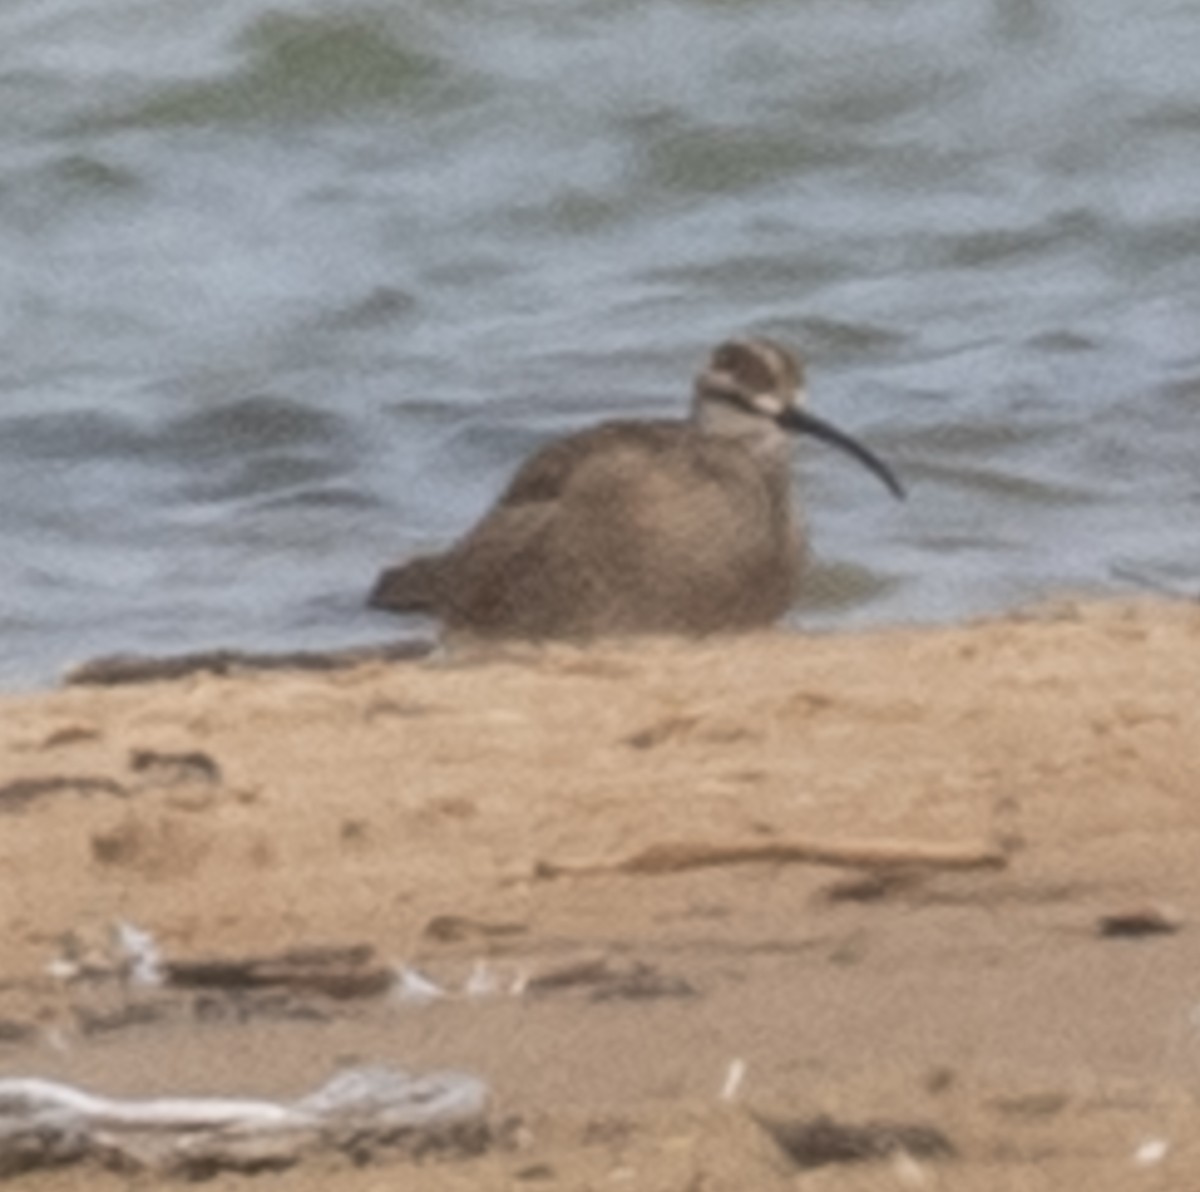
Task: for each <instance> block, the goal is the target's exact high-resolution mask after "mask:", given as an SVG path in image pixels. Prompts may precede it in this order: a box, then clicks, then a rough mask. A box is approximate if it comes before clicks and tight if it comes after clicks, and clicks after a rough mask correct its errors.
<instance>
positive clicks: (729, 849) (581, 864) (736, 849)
mask: <svg viewBox="0 0 1200 1192" xmlns="http://www.w3.org/2000/svg"><path fill="white" fill-rule="evenodd" d="M785 862H787V863H795V862H801V863H807V864H810V865H832V866H842V867H845V868H848V869H882V870H912V869H1003V868H1004V867H1005V866H1006V865H1007V864H1008V855H1007V854H1006V853H1005V852H1004V851H1003V850H1002V849H1000V848H997V847H995V846H994V845H985V846H980V845H968V846H964V845H956V844H920V843H910V842H905V841H894V840H881V841H866V840H864V841H836V840H826V841H821V840H802V839H794V838H793V839H791V840H766V841H753V842H750V843H745V844H712V843H707V842H704V841H691V842H689V841H678V842H675V843H670V842H668V843H663V844H652V845H650V846H649V847H647V848H644V849H641V850H640V851H639V852H636V853H633V854H631V855H630V856H627V857H619V858H616V859H614V860H601V861H539V862H538V864H537V865H536V867H535V869H534V876H536V877H540V878H554V877H575V876H582V875H586V874H593V873H628V874H637V875H649V876H653V875H657V874H663V873H680V872H682V871H683V870H685V869H706V868H709V867H711V866H714V865H746V864H750V863H759V864H762V863H775V864H779V863H785Z"/></svg>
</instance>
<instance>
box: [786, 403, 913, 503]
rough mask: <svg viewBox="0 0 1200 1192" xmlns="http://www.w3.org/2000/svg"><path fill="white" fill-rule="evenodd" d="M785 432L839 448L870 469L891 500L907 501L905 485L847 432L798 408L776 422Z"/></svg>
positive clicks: (791, 408)
mask: <svg viewBox="0 0 1200 1192" xmlns="http://www.w3.org/2000/svg"><path fill="white" fill-rule="evenodd" d="M776 422H778V423H779V425H780V426H782V427H783V428H784V429H785V430H792V431H796V432H797V433H798V434H802V435H812V436H813V438H814V439H820V440H821V441H822V442H823V443H829V444H830V445H831V446H833V447H840V448H841V450H843V451H844V452H845V453H846V454H847V455H852V456H854V458H855V459H856V460H858V462H859V463H860V464H862V465H863V466H864V467H867V468H870V470H871V471H872V472H874V473H875V475H876V476H878V477H879V479H880V480H882V481H883V483H884V484H886V485H887V486H888V489H889V490H890V492H891V494H892V496H894V497H897V498H899V499H900V500H903V499H904V496H905V493H904V485H902V484H901V483H900V481H899V480H898V479H896V474H895V473H894V472H893V471H892V469H891V468H889V467H888V466H887V464H885V463H884V462H883V460H881V459H880V458H879V457H878V456H877V455H875V454H874V453H873V452H871V451H868V450H867V449H866V448H865V447H864V446H863V445H862V444H861V443H860V442H859V441H858V440H857V439H852V438H851V437H850V436H849V435H848V434H846V433H845V432H844V431H840V430H838V428H837V427H836V426H831V425H830V424H829V423H828V422H825V421H824V420H822V419H820V418H818V417H817V416H816V415H815V414H810V413H809V412H808V411H807V410H804V409H801V408H799V407H798V406H790V407H788V409H786V410H784V412H783V413H782V414H780V415H779V416H778V417H777V418H776Z"/></svg>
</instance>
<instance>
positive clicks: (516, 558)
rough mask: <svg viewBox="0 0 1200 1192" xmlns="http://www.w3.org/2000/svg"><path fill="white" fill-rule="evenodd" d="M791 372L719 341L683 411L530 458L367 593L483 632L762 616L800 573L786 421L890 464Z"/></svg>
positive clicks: (451, 626)
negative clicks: (822, 409)
mask: <svg viewBox="0 0 1200 1192" xmlns="http://www.w3.org/2000/svg"><path fill="white" fill-rule="evenodd" d="M805 396H806V395H805V389H804V374H803V368H802V366H801V364H800V362H799V360H798V359H797V358H796V357H795V356H794V355H792V353H791V352H789V351H787V350H786V349H785V348H783V347H781V346H780V345H779V344H777V343H774V342H772V341H771V340H768V339H744V340H731V341H729V342H727V343H723V344H721V345H720V346H719V347H718V348H716V350H715V351H714V352H713V353H712V357H711V359H710V360H709V363H708V366H707V367H706V368H705V369H704V370H703V371H702V372H701V373H700V375H699V376H698V377H697V378H696V384H695V390H694V396H693V400H692V409H691V416H690V417H689V418H687V419H686V420H677V421H619V422H605V423H601V424H600V425H599V426H595V427H592V428H591V429H589V430H584V431H581V432H579V433H577V434H572V435H568V436H567V437H566V438H563V439H559V440H557V441H555V442H552V443H550V444H548V445H547V446H545V447H543V448H542V449H541V450H539V451H538V452H536V453H535V454H534V455H533V456H531V457H530V458H529V459H528V460H527V461H526V462H525V463H524V464H523V465H522V466H521V468H520V469H519V470H518V471H517V474H516V475H515V476H514V477H513V479H512V481H511V482H510V483H509V486H508V488H507V489H506V490H505V491H504V493H503V494H502V495H501V497H500V499H499V500H498V501H497V502H496V504H495V505H494V506H493V508H492V509H491V511H490V512H489V513H487V514H486V515H485V516H484V517H483V519H482V520H481V521H480V522H479V524H478V525H476V526H475V528H474V529H473V530H471V531H470V532H469V533H468V534H467V535H466V536H465V537H464V538H463V539H461V540H460V541H459V542H458V543H457V544H456V545H455V546H452V547H451V548H450V549H449V550H448V551H446V552H445V553H444V554H439V555H429V556H424V557H419V558H415V559H412V560H410V561H409V562H407V563H403V564H401V565H400V566H398V567H392V568H389V569H388V570H386V571H384V572H383V573H382V574H381V575H380V576H379V579H378V580H377V581H376V584H375V587H374V589H373V591H372V592H371V596H370V601H369V602H370V604H371V605H372V606H374V607H376V608H385V609H390V610H393V611H396V612H415V611H423V612H429V613H432V614H434V615H435V616H437V617H439V618H441V620H442V623H443V625H444V626H445V627H446V629H447V630H449V631H451V632H453V631H456V630H457V631H467V632H470V633H472V634H475V635H480V636H485V637H511V638H528V639H540V638H593V637H598V636H606V635H624V634H635V633H670V634H692V635H703V634H709V633H719V632H724V631H731V630H739V629H750V628H754V627H756V626H765V625H769V624H771V623H772V622H774V621H776V620H778V619H779V618H780V617H781V616H782V615H783V614H784V613H785V612H786V611H787V609H788V608H789V607H790V606H791V604H792V603H793V601H794V600H795V599H796V596H797V594H798V591H799V588H800V582H801V576H802V573H803V569H804V556H805V546H806V539H805V533H804V529H803V523H802V521H801V520H800V518H798V516H797V515H796V513H795V511H794V510H793V507H792V493H791V461H790V453H789V438H788V432H800V433H802V434H809V435H813V436H815V437H816V438H818V439H821V440H823V441H824V442H826V443H830V444H832V445H833V446H835V447H838V448H840V449H841V450H843V451H845V452H848V453H849V454H850V455H852V456H854V458H856V459H857V460H858V461H859V462H860V463H862V464H864V465H865V466H866V467H868V468H869V469H870V470H871V471H872V472H874V473H875V475H876V476H878V477H879V478H880V479H881V480H882V481H883V482H884V484H886V485H887V487H888V488H889V489H890V490H891V491H892V493H893V494H895V495H896V496H903V489H902V488H901V486H900V483H899V481H898V480H897V479H896V477H895V476H894V475H893V474H892V472H891V470H890V469H889V468H888V467H887V465H885V464H884V463H882V462H881V461H880V460H879V459H878V458H876V456H874V455H873V454H871V452H869V451H868V450H867V449H866V448H865V447H863V446H862V445H861V444H859V443H858V442H856V441H855V440H854V439H852V438H850V436H848V435H846V434H844V433H843V432H842V431H840V430H838V429H836V428H835V427H833V426H831V425H830V424H829V423H827V422H824V421H822V420H821V419H819V418H817V417H815V416H814V415H812V414H810V413H808V411H807V410H805V409H804V401H805Z"/></svg>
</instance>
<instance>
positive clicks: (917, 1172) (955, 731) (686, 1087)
mask: <svg viewBox="0 0 1200 1192" xmlns="http://www.w3.org/2000/svg"><path fill="white" fill-rule="evenodd" d="M1198 692H1200V608H1198V607H1197V606H1196V605H1193V604H1185V603H1165V602H1139V603H1121V604H1116V603H1103V604H1062V605H1059V606H1055V607H1053V608H1045V609H1040V610H1036V611H1033V612H1030V613H1028V614H1025V615H1022V616H1017V617H1013V618H1009V619H1005V620H997V621H991V622H987V623H979V624H971V625H966V626H960V627H953V628H940V629H895V630H890V631H884V632H875V633H868V634H861V635H853V636H839V635H830V636H815V637H802V636H795V635H789V634H784V633H772V634H763V635H756V636H749V637H743V638H737V639H731V640H728V641H720V642H715V641H713V642H707V643H701V644H683V643H675V642H647V643H643V644H640V645H638V646H637V647H636V648H635V647H617V646H606V647H603V648H594V649H587V650H582V649H571V648H566V647H555V648H551V649H546V650H534V649H512V650H509V651H505V652H501V653H495V652H493V653H491V654H488V655H474V656H472V655H469V654H464V655H451V656H449V657H443V658H435V659H431V660H427V661H423V662H413V663H390V664H384V663H373V664H367V665H363V666H360V667H356V668H353V669H350V670H346V671H344V672H339V673H335V674H329V675H312V674H291V673H272V674H245V675H240V676H233V677H214V676H206V675H200V676H193V677H187V678H181V679H177V680H174V681H170V682H157V683H145V684H137V685H131V686H123V687H114V688H92V687H77V688H62V689H58V690H54V691H49V692H44V693H36V694H30V695H18V696H9V697H5V698H4V699H3V701H2V703H3V717H2V719H0V827H2V828H3V831H2V832H0V882H2V885H0V1075H20V1076H30V1075H40V1076H49V1077H54V1078H58V1079H62V1080H68V1081H72V1082H79V1083H82V1084H84V1085H86V1086H88V1087H90V1088H94V1089H97V1090H99V1091H103V1092H105V1093H108V1094H111V1095H131V1096H132V1095H137V1096H145V1095H157V1094H165V1093H181V1092H187V1093H222V1094H230V1095H232V1094H235V1093H236V1094H255V1095H264V1096H279V1097H290V1096H295V1095H298V1094H300V1093H303V1092H306V1091H308V1090H309V1089H311V1088H312V1087H314V1086H316V1085H317V1084H319V1083H320V1082H321V1081H323V1080H324V1079H325V1078H326V1077H327V1076H328V1075H329V1074H330V1073H331V1072H332V1071H333V1070H335V1069H336V1068H337V1066H338V1065H339V1064H343V1063H345V1062H348V1061H374V1060H386V1061H389V1062H392V1063H396V1064H399V1065H401V1066H404V1067H410V1068H413V1069H416V1070H425V1069H431V1068H444V1067H457V1068H462V1069H465V1070H468V1071H471V1072H474V1073H477V1074H478V1075H480V1076H482V1077H483V1078H484V1079H486V1080H487V1081H488V1082H489V1084H490V1086H491V1088H492V1090H493V1108H492V1111H491V1121H492V1123H493V1135H494V1141H493V1143H492V1145H491V1146H490V1147H488V1148H487V1149H486V1151H485V1152H484V1153H483V1154H480V1155H474V1156H466V1155H449V1156H444V1157H440V1158H427V1159H425V1160H423V1161H421V1162H420V1163H417V1164H414V1162H413V1161H412V1160H411V1159H407V1158H403V1157H393V1158H390V1159H389V1162H388V1163H387V1164H383V1163H378V1164H369V1165H367V1166H364V1167H361V1168H359V1167H355V1166H353V1165H352V1164H351V1163H350V1162H348V1161H347V1160H345V1159H344V1158H342V1157H340V1156H325V1157H321V1156H318V1157H315V1158H311V1159H309V1160H307V1161H305V1162H302V1163H300V1164H298V1165H297V1166H296V1167H294V1168H292V1169H291V1170H289V1171H286V1172H282V1173H279V1174H273V1175H264V1176H261V1177H259V1180H260V1184H259V1186H261V1187H264V1188H274V1187H281V1188H283V1187H286V1188H312V1189H314V1190H315V1189H316V1188H328V1187H336V1188H345V1189H358V1188H363V1189H366V1188H376V1187H384V1186H393V1185H394V1184H395V1183H396V1182H397V1181H400V1180H403V1181H404V1186H405V1187H411V1188H417V1189H426V1188H428V1189H431V1190H432V1189H456V1188H468V1187H472V1188H473V1187H514V1188H516V1187H526V1186H528V1187H546V1188H559V1187H561V1188H584V1187H595V1188H602V1187H620V1186H628V1187H636V1188H639V1189H642V1188H651V1189H657V1188H662V1189H668V1188H670V1189H676V1188H677V1189H685V1188H694V1189H701V1188H702V1189H708V1190H712V1189H731V1190H732V1189H740V1188H747V1187H755V1188H775V1187H778V1188H795V1187H804V1188H826V1187H837V1188H855V1189H857V1188H895V1187H954V1188H962V1189H968V1190H973V1189H992V1188H996V1189H999V1188H1005V1189H1008V1188H1021V1189H1024V1188H1030V1189H1035V1188H1061V1187H1085V1186H1086V1187H1088V1188H1089V1189H1097V1190H1101V1189H1108V1188H1112V1189H1117V1188H1121V1189H1125V1188H1128V1187H1130V1186H1133V1185H1134V1184H1135V1183H1136V1186H1139V1187H1147V1188H1167V1187H1171V1188H1177V1187H1181V1186H1187V1185H1188V1184H1189V1183H1190V1182H1198V1183H1200V1104H1198V1103H1197V1093H1198V1090H1200V932H1198V931H1197V929H1196V923H1197V919H1198V918H1200V865H1198V864H1197V858H1198V857H1200V745H1198V744H1197V742H1198V741H1200V700H1197V693H1198ZM797 839H802V840H806V841H818V842H824V843H826V844H830V845H833V846H838V845H843V844H847V843H864V842H865V843H868V844H889V845H893V846H896V847H900V848H907V847H909V846H911V847H912V848H913V849H914V850H917V851H919V850H920V849H923V848H926V847H927V846H947V847H948V846H958V847H961V848H963V849H993V850H995V849H999V850H1001V851H1002V852H1003V853H1004V855H1005V856H1006V857H1007V865H1006V866H1004V867H1003V868H993V869H980V870H977V871H976V870H966V871H962V872H951V871H940V870H936V869H929V868H920V869H916V870H911V869H910V870H907V871H903V872H900V871H897V870H896V868H895V867H891V868H887V869H884V870H883V871H878V870H871V871H869V872H864V871H863V870H861V869H857V868H839V867H835V866H826V865H814V864H808V863H803V862H795V863H779V862H777V863H753V862H751V863H743V864H725V865H713V866H709V867H703V868H695V869H687V870H683V871H680V872H675V873H666V874H658V875H650V874H640V873H620V872H598V873H592V874H586V875H584V874H580V875H568V876H558V877H547V876H545V875H544V874H545V870H546V868H547V866H554V865H560V864H563V863H576V862H609V861H615V860H619V859H621V858H623V857H628V856H631V855H634V854H636V853H638V852H639V851H640V850H643V849H645V848H647V847H649V846H652V845H657V844H664V843H674V842H698V843H705V844H725V845H728V844H733V843H736V844H745V845H754V844H761V845H768V844H771V843H776V844H777V843H779V842H784V841H792V840H797ZM120 921H127V922H129V923H132V924H135V925H136V926H137V927H138V928H140V929H142V930H145V931H148V932H150V933H151V934H152V936H153V938H154V939H155V941H156V942H157V944H158V946H159V948H160V949H161V951H162V953H163V955H164V956H165V957H166V958H167V959H168V960H169V961H176V962H181V963H182V962H185V961H198V960H205V959H208V960H211V959H224V960H231V959H239V958H240V959H251V958H255V957H258V958H262V957H278V956H279V954H280V953H282V952H284V951H286V950H288V949H298V948H311V947H317V946H319V947H326V948H347V947H350V946H358V945H361V946H362V951H361V952H359V953H355V954H350V953H346V954H341V953H337V954H333V955H332V956H330V955H329V954H326V955H325V956H324V957H323V958H318V960H316V961H314V960H313V958H312V957H311V956H310V957H309V959H308V960H307V961H305V960H304V959H303V958H301V961H300V962H299V968H300V969H301V970H303V971H302V972H301V974H300V976H299V977H297V976H296V975H295V973H294V972H292V973H291V975H290V976H289V975H288V972H284V973H283V975H282V976H279V973H278V971H277V970H278V966H279V964H280V963H281V962H278V961H276V962H274V963H275V964H276V969H275V970H271V971H272V972H274V973H275V975H276V977H278V979H273V980H266V979H264V980H262V981H261V982H260V983H259V984H257V985H255V984H253V983H251V984H249V985H248V984H246V983H243V986H242V987H241V988H238V989H229V988H211V989H197V988H195V987H189V988H183V987H176V986H174V985H172V986H168V987H143V986H139V985H137V984H136V983H134V982H131V981H130V980H128V979H127V978H123V977H121V976H120V975H114V966H116V967H119V965H118V963H117V959H116V957H115V953H114V949H113V946H112V943H111V938H110V937H111V930H112V925H113V924H115V923H117V922H120ZM1156 928H1162V929H1163V930H1155V929H1156ZM55 960H58V961H60V964H59V965H58V966H57V968H56V970H55V973H53V974H52V973H51V972H50V971H48V965H50V964H51V962H53V961H55ZM326 962H327V966H328V969H329V971H332V972H333V973H334V976H333V977H332V978H329V977H328V976H327V978H318V977H314V976H313V970H314V966H315V967H316V968H320V967H321V965H322V964H323V963H326ZM396 965H408V966H411V967H412V968H414V969H418V970H419V971H420V972H421V973H422V974H424V975H425V976H427V977H428V978H429V979H430V980H432V981H433V982H435V983H436V984H437V985H438V986H439V987H440V988H442V989H443V990H444V991H446V993H447V994H448V996H444V997H441V998H438V999H436V1000H434V1001H431V1002H429V1003H419V1002H415V1001H411V1000H405V999H404V998H402V997H400V996H398V995H397V993H396V990H395V989H394V988H390V989H389V988H386V986H387V985H388V980H389V976H390V974H391V972H392V966H396ZM283 967H284V969H285V970H286V969H287V965H286V964H284V965H283ZM89 974H90V975H89ZM260 976H261V972H260ZM339 982H341V984H339ZM472 991H475V992H472ZM735 1062H736V1063H737V1066H738V1067H741V1066H744V1077H743V1078H742V1079H741V1081H740V1084H739V1086H738V1088H737V1090H736V1092H735V1094H734V1095H733V1097H732V1098H731V1099H727V1100H722V1098H721V1096H720V1094H721V1090H722V1087H723V1085H725V1083H726V1081H727V1079H728V1076H729V1073H730V1068H731V1065H733V1064H735ZM822 1115H828V1119H829V1122H831V1123H833V1124H835V1125H837V1126H864V1127H865V1128H867V1130H868V1133H869V1132H870V1131H871V1130H876V1137H880V1136H881V1135H880V1134H879V1131H880V1130H882V1129H883V1126H882V1125H881V1124H882V1123H899V1124H902V1125H906V1126H909V1127H912V1128H920V1129H926V1130H931V1131H936V1132H937V1135H938V1137H939V1138H941V1139H943V1140H944V1142H945V1143H946V1144H947V1148H948V1149H949V1150H952V1151H953V1154H952V1155H948V1154H945V1153H941V1152H937V1148H934V1151H935V1152H937V1153H930V1154H918V1153H916V1152H917V1151H919V1150H920V1147H919V1146H915V1144H914V1146H910V1147H909V1150H911V1151H913V1152H914V1153H912V1154H910V1153H908V1151H905V1150H901V1151H897V1150H895V1149H893V1150H892V1151H891V1152H890V1153H887V1154H881V1155H878V1156H872V1155H868V1156H865V1157H863V1158H862V1160H861V1161H859V1162H844V1161H836V1162H833V1161H831V1162H829V1163H827V1164H825V1165H815V1160H816V1159H819V1158H820V1157H821V1155H820V1154H816V1153H815V1152H812V1151H811V1150H809V1151H806V1150H805V1148H804V1147H794V1148H793V1149H794V1150H796V1151H797V1154H794V1155H791V1156H789V1155H788V1154H787V1152H786V1150H785V1148H784V1147H782V1146H781V1145H780V1144H779V1142H778V1141H777V1139H776V1138H775V1137H773V1136H772V1135H771V1134H770V1133H769V1132H768V1130H767V1129H765V1128H764V1126H763V1124H762V1123H763V1122H764V1121H771V1122H789V1123H791V1124H792V1126H793V1128H797V1124H803V1123H808V1124H810V1125H811V1123H812V1122H813V1121H820V1120H821V1118H822ZM827 1124H828V1123H827ZM785 1133H786V1132H785ZM882 1136H883V1137H886V1130H884V1133H883V1135H882ZM793 1141H794V1139H793ZM947 1148H943V1149H947ZM835 1149H836V1148H835ZM868 1149H869V1148H868ZM878 1149H879V1150H880V1151H888V1146H887V1145H881V1146H880V1147H879V1148H878ZM825 1157H828V1156H825ZM835 1158H837V1156H835ZM841 1158H842V1159H845V1158H847V1156H844V1155H843V1156H841ZM810 1163H811V1164H814V1165H812V1166H806V1165H805V1164H810ZM401 1168H403V1170H401ZM244 1179H245V1177H242V1176H238V1175H224V1176H219V1177H217V1178H216V1179H215V1180H214V1184H215V1186H217V1187H226V1186H228V1187H234V1186H235V1185H236V1186H241V1184H242V1183H243V1182H244ZM22 1180H23V1181H24V1182H25V1183H27V1184H28V1185H29V1186H30V1187H38V1188H44V1189H47V1190H48V1192H50V1190H54V1192H57V1190H59V1189H67V1188H75V1187H80V1188H82V1187H84V1186H87V1187H88V1188H102V1189H103V1188H108V1187H113V1188H116V1187H124V1186H126V1182H127V1177H125V1176H122V1175H112V1174H107V1173H97V1172H96V1171H95V1170H93V1169H84V1168H67V1169H63V1170H61V1171H58V1172H48V1173H37V1174H28V1175H25V1176H23V1177H22Z"/></svg>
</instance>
